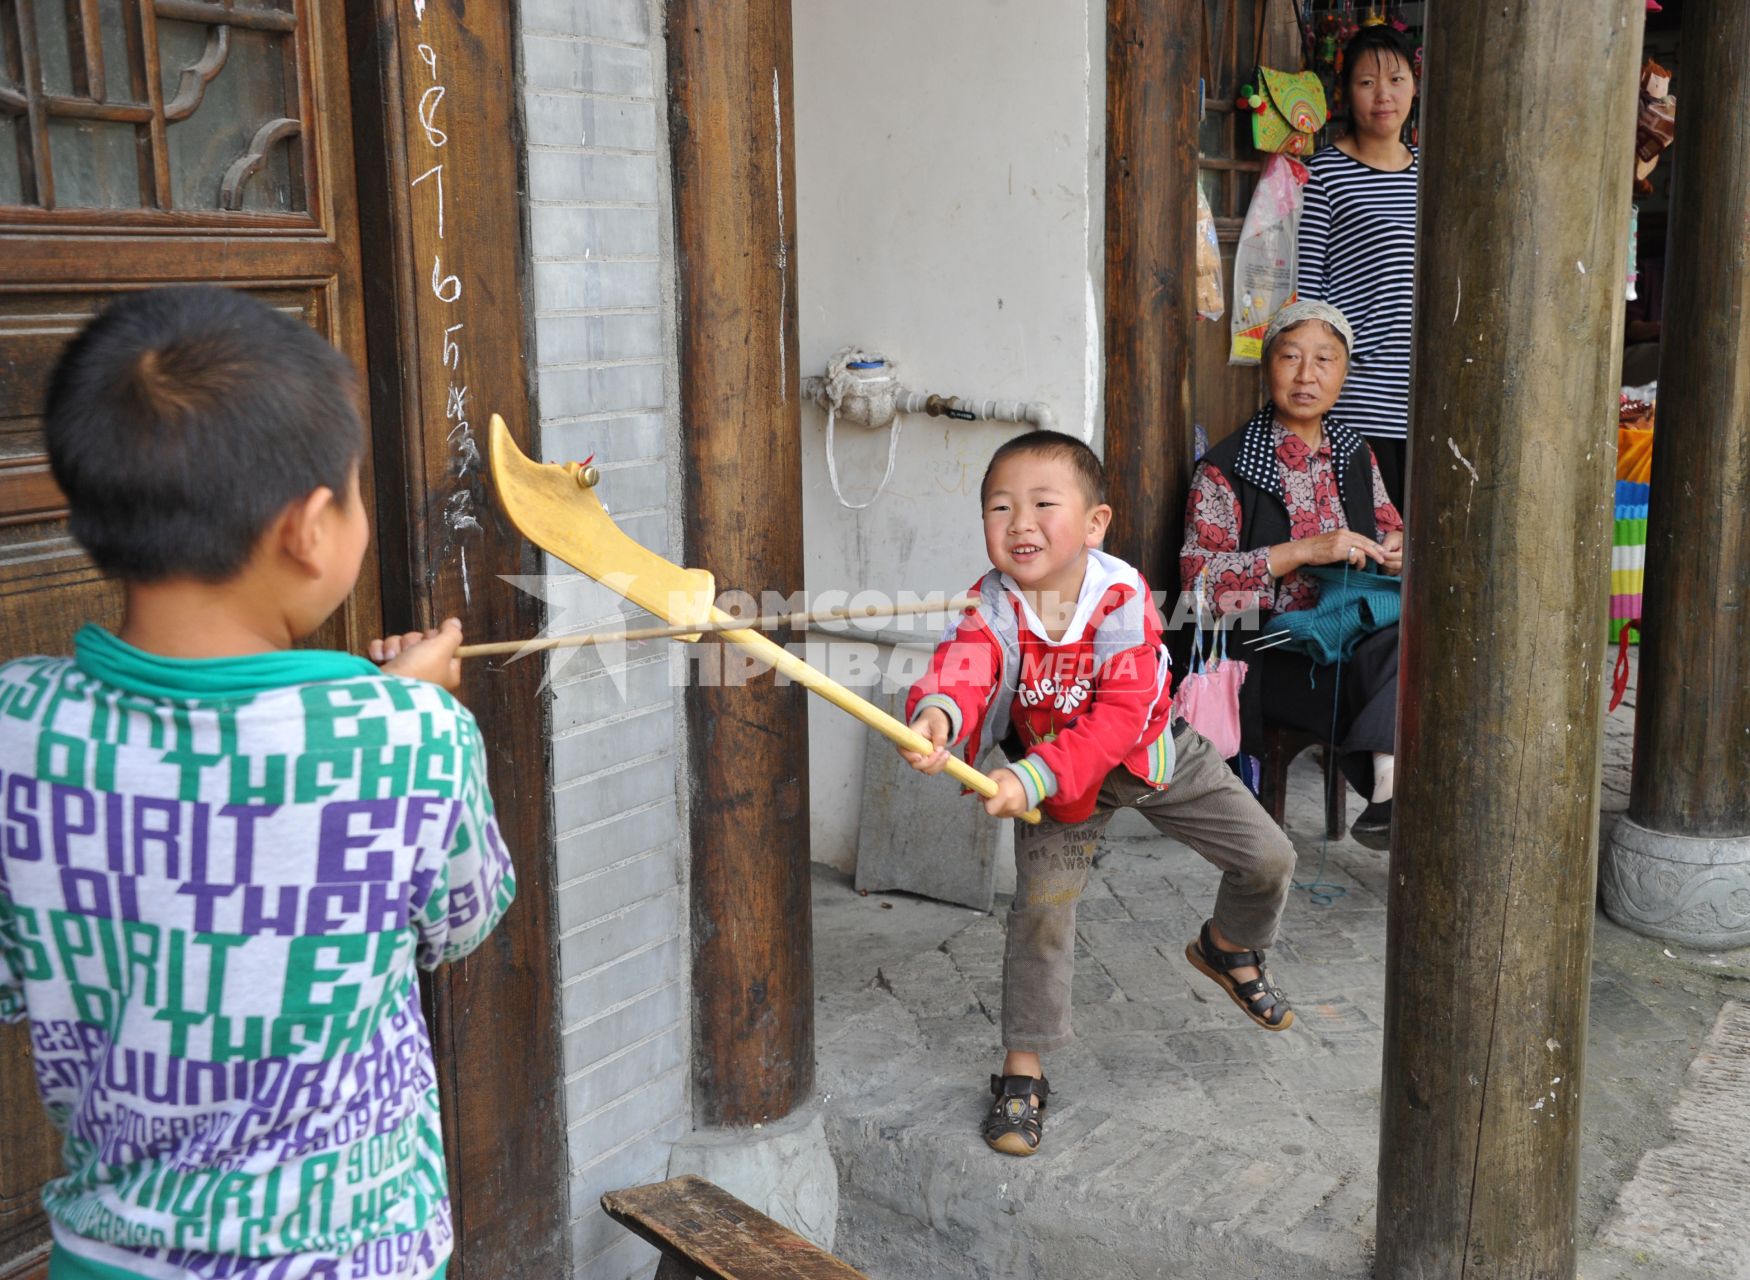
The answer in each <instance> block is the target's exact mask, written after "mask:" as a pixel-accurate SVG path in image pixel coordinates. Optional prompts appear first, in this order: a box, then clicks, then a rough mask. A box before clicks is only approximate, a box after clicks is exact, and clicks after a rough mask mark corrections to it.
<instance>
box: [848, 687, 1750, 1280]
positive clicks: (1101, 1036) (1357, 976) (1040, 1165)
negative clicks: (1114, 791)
mask: <svg viewBox="0 0 1750 1280" xmlns="http://www.w3.org/2000/svg"><path fill="white" fill-rule="evenodd" d="M1631 713H1632V707H1624V708H1623V709H1622V710H1621V711H1619V712H1618V713H1617V715H1615V716H1613V717H1611V721H1612V723H1611V725H1610V726H1609V729H1608V731H1607V738H1606V756H1607V762H1606V781H1605V801H1604V803H1605V806H1606V807H1607V808H1608V809H1613V810H1620V809H1621V808H1622V807H1623V805H1624V804H1626V800H1627V768H1628V752H1629V749H1630V745H1631V735H1632V721H1631V720H1630V718H1629V717H1630V714H1631ZM1317 778H1318V775H1317V771H1316V767H1315V766H1314V764H1313V763H1312V760H1311V757H1310V756H1308V757H1304V758H1303V759H1302V760H1301V761H1300V762H1298V763H1297V765H1296V767H1295V769H1294V770H1293V771H1292V772H1291V788H1292V795H1291V798H1290V804H1289V811H1288V829H1289V832H1290V835H1291V836H1292V837H1293V838H1294V840H1295V843H1296V845H1297V846H1298V848H1299V850H1300V859H1301V862H1300V866H1301V874H1302V875H1303V876H1306V875H1308V874H1309V873H1311V872H1312V871H1314V870H1315V869H1316V868H1317V867H1318V865H1319V862H1320V859H1321V857H1324V858H1325V859H1326V865H1325V873H1324V876H1323V878H1324V879H1326V880H1328V881H1331V882H1333V883H1335V884H1338V885H1341V886H1343V888H1344V889H1345V890H1346V892H1345V893H1344V894H1343V896H1341V897H1337V898H1336V899H1335V900H1334V901H1332V902H1331V903H1330V905H1328V906H1319V905H1316V904H1315V903H1314V902H1312V901H1311V900H1310V898H1309V896H1308V895H1307V894H1306V893H1305V892H1296V893H1295V894H1294V895H1293V896H1292V897H1291V899H1290V903H1289V908H1288V912H1287V915H1286V917H1285V920H1284V924H1283V937H1282V941H1281V942H1280V943H1279V945H1278V946H1277V948H1276V949H1275V950H1274V951H1273V952H1272V954H1271V963H1272V968H1273V970H1274V973H1275V975H1276V976H1277V978H1278V980H1279V981H1280V982H1281V984H1282V986H1283V987H1284V989H1285V990H1286V991H1287V992H1288V993H1289V995H1290V996H1291V997H1292V998H1294V999H1295V1000H1296V1002H1297V1003H1296V1008H1297V1017H1298V1021H1297V1025H1296V1026H1295V1028H1294V1029H1292V1030H1290V1031H1288V1032H1286V1033H1283V1034H1280V1035H1277V1034H1271V1033H1267V1032H1263V1031H1260V1030H1257V1029H1255V1028H1254V1027H1253V1026H1252V1024H1251V1023H1249V1022H1248V1021H1246V1020H1245V1019H1244V1017H1243V1016H1242V1015H1241V1014H1240V1013H1239V1011H1238V1010H1237V1009H1235V1008H1234V1006H1233V1005H1232V1003H1231V1002H1230V1001H1229V1000H1228V999H1227V997H1226V996H1225V995H1223V994H1222V993H1221V992H1220V991H1218V990H1217V989H1216V988H1215V987H1214V986H1213V985H1212V984H1211V983H1209V982H1208V980H1207V979H1204V978H1202V977H1201V976H1199V975H1198V974H1196V973H1195V972H1194V971H1193V970H1192V969H1191V968H1190V966H1189V965H1187V964H1186V962H1185V959H1184V954H1183V952H1184V946H1185V943H1186V942H1187V941H1188V940H1189V939H1190V938H1191V937H1192V936H1193V935H1194V934H1195V933H1196V930H1197V927H1198V925H1199V923H1200V922H1201V921H1202V920H1203V919H1204V918H1205V917H1206V916H1207V915H1208V913H1209V909H1210V906H1211V902H1212V899H1213V893H1214V887H1215V873H1214V872H1213V871H1212V870H1211V869H1210V868H1209V867H1208V865H1207V864H1205V863H1204V862H1202V860H1201V859H1199V858H1198V857H1197V856H1196V855H1195V854H1194V853H1192V852H1191V851H1190V850H1189V849H1187V848H1186V847H1184V846H1183V845H1180V844H1177V843H1175V842H1173V841H1170V840H1166V839H1164V838H1161V837H1158V836H1155V835H1154V834H1153V833H1152V832H1151V831H1149V829H1148V828H1147V827H1146V826H1143V825H1142V824H1141V823H1140V821H1137V822H1136V823H1135V825H1124V826H1122V827H1121V826H1120V825H1119V823H1117V822H1115V823H1114V824H1113V827H1112V829H1111V831H1110V832H1109V834H1108V836H1107V838H1106V839H1105V840H1104V841H1103V844H1102V854H1101V858H1100V862H1099V865H1098V867H1097V870H1096V872H1095V874H1094V876H1093V877H1092V879H1091V881H1090V885H1089V888H1088V891H1087V894H1086V896H1085V897H1084V898H1083V900H1082V903H1081V909H1080V912H1079V929H1078V933H1079V944H1080V945H1079V946H1078V949H1077V970H1076V979H1075V1001H1076V1011H1075V1018H1076V1030H1077V1035H1078V1039H1077V1041H1076V1043H1075V1044H1074V1045H1072V1046H1071V1047H1070V1048H1069V1049H1067V1050H1065V1051H1063V1052H1061V1053H1058V1054H1054V1055H1052V1056H1051V1058H1050V1060H1049V1061H1048V1063H1047V1073H1048V1075H1049V1077H1050V1079H1051V1082H1052V1086H1053V1088H1054V1089H1055V1090H1056V1094H1055V1096H1054V1098H1053V1105H1052V1108H1051V1110H1050V1112H1049V1114H1048V1123H1047V1126H1046V1143H1045V1146H1044V1148H1043V1149H1042V1151H1041V1153H1040V1154H1039V1155H1038V1156H1036V1157H1034V1158H1031V1159H1024V1160H1017V1159H1013V1158H1010V1157H1004V1156H1000V1155H997V1154H996V1153H994V1152H991V1151H990V1150H988V1149H987V1148H986V1147H985V1146H984V1144H983V1142H982V1141H981V1140H980V1138H979V1136H978V1125H979V1120H980V1118H981V1116H982V1115H983V1113H984V1110H985V1107H986V1105H987V1101H988V1095H987V1094H986V1093H985V1092H984V1087H985V1082H986V1079H987V1076H988V1074H989V1072H991V1071H992V1070H995V1069H996V1068H997V1067H998V1066H999V1065H1000V1048H999V1040H998V1029H997V1013H998V1007H999V1001H1000V995H1001V987H1000V975H1001V964H1002V948H1003V926H1002V917H1001V910H1002V907H1003V904H1002V903H1000V902H999V905H998V914H996V915H989V916H987V915H984V914H982V913H978V912H972V911H968V910H966V909H964V908H960V907H952V906H947V905H943V904H940V903H933V902H929V901H926V900H924V899H921V898H914V897H909V896H907V895H903V894H873V895H869V896H866V897H864V896H859V895H858V894H857V893H856V892H855V891H854V890H853V889H852V888H851V887H850V884H849V882H848V879H847V878H845V877H842V876H840V875H838V874H837V873H834V872H831V871H828V870H826V869H824V868H821V869H817V879H816V884H815V936H816V970H817V979H816V987H817V992H818V999H819V1004H818V1010H817V1013H818V1024H817V1041H818V1045H819V1086H818V1087H819V1090H820V1094H821V1098H822V1107H823V1110H824V1113H825V1121H826V1126H827V1132H828V1135H829V1139H830V1141H831V1143H832V1146H833V1150H834V1155H835V1156H836V1158H837V1160H838V1164H839V1179H840V1187H841V1213H840V1218H839V1233H838V1244H837V1252H838V1253H840V1254H841V1255H842V1256H843V1257H845V1258H846V1259H847V1260H849V1261H851V1262H852V1263H854V1264H856V1265H858V1266H860V1267H862V1268H863V1269H865V1270H866V1271H868V1272H869V1274H870V1275H871V1276H873V1277H877V1278H878V1280H921V1278H924V1277H929V1278H932V1280H934V1278H937V1277H940V1278H942V1280H962V1278H963V1280H1008V1278H1010V1277H1014V1278H1017V1280H1018V1278H1020V1277H1028V1278H1032V1277H1050V1278H1051V1280H1071V1278H1075V1277H1089V1278H1090V1280H1092V1278H1093V1277H1100V1278H1101V1280H1133V1278H1136V1280H1140V1278H1141V1277H1179V1278H1187V1280H1195V1278H1197V1277H1204V1276H1208V1277H1217V1276H1220V1277H1231V1278H1233V1280H1247V1278H1249V1277H1257V1278H1258V1280H1265V1278H1269V1280H1278V1278H1286V1277H1307V1278H1309V1280H1310V1278H1317V1280H1323V1278H1325V1277H1332V1278H1335V1277H1344V1278H1345V1280H1359V1278H1361V1277H1366V1276H1368V1275H1369V1274H1370V1273H1371V1259H1372V1248H1373V1240H1372V1237H1373V1212H1374V1182H1375V1162H1376V1144H1377V1140H1378V1131H1377V1116H1376V1109H1377V1105H1378V1097H1379V1055H1380V1051H1381V1037H1382V1033H1381V1019H1382V1005H1383V988H1384V949H1385V879H1386V869H1385V857H1384V855H1382V854H1378V853H1373V852H1371V851H1368V850H1366V849H1363V848H1361V847H1360V846H1358V845H1356V844H1354V843H1353V842H1351V841H1348V840H1344V841H1340V842H1334V843H1332V844H1331V845H1330V847H1329V849H1328V850H1325V849H1323V848H1322V845H1323V840H1322V838H1321V834H1320V833H1321V829H1322V825H1323V824H1322V815H1321V812H1320V807H1319V801H1318V784H1317ZM1359 805H1360V802H1359V800H1358V799H1357V798H1355V797H1353V796H1352V797H1351V816H1353V814H1354V813H1355V812H1358V811H1359ZM1125 821H1126V823H1127V824H1128V822H1129V818H1128V816H1126V818H1125ZM1608 821H1609V815H1608V814H1607V815H1606V822H1607V823H1608ZM1595 955H1596V965H1595V969H1594V979H1593V989H1592V1007H1591V1031H1590V1040H1589V1044H1588V1059H1587V1066H1586V1083H1585V1106H1584V1113H1583V1114H1584V1137H1583V1177H1582V1186H1581V1191H1580V1228H1581V1240H1582V1265H1581V1275H1582V1276H1583V1277H1585V1280H1622V1278H1624V1277H1639V1276H1645V1277H1656V1278H1657V1280H1717V1278H1718V1277H1724V1276H1738V1275H1744V1274H1746V1272H1745V1271H1744V1270H1742V1269H1740V1267H1739V1262H1740V1260H1741V1259H1742V1257H1743V1255H1742V1254H1741V1253H1733V1252H1732V1249H1733V1247H1737V1248H1739V1249H1742V1246H1741V1245H1738V1246H1733V1245H1732V1244H1731V1242H1730V1240H1729V1239H1728V1238H1727V1237H1729V1236H1730V1234H1731V1233H1730V1231H1725V1230H1720V1229H1717V1228H1718V1225H1719V1223H1720V1222H1721V1221H1723V1215H1726V1214H1727V1212H1728V1211H1729V1210H1731V1209H1734V1208H1736V1206H1737V1200H1735V1199H1733V1197H1732V1196H1731V1195H1723V1196H1721V1197H1716V1199H1715V1201H1713V1202H1710V1203H1712V1205H1713V1214H1712V1217H1711V1218H1708V1219H1707V1221H1708V1222H1712V1223H1714V1224H1715V1229H1712V1230H1711V1231H1710V1230H1702V1231H1699V1232H1697V1231H1693V1230H1687V1229H1686V1226H1685V1224H1686V1222H1687V1217H1688V1215H1687V1212H1686V1210H1685V1209H1684V1206H1683V1203H1682V1200H1681V1199H1680V1198H1679V1199H1674V1198H1673V1195H1672V1190H1673V1188H1676V1189H1678V1192H1679V1195H1681V1192H1682V1188H1683V1187H1684V1186H1685V1185H1686V1183H1685V1180H1686V1179H1692V1178H1693V1177H1694V1176H1695V1171H1696V1167H1697V1162H1698V1161H1699V1164H1700V1166H1701V1167H1702V1170H1703V1172H1704V1173H1705V1172H1706V1170H1707V1169H1708V1168H1712V1167H1715V1166H1722V1161H1723V1158H1724V1157H1725V1156H1726V1155H1728V1154H1729V1155H1730V1157H1731V1163H1729V1164H1726V1165H1724V1166H1723V1167H1720V1168H1718V1169H1717V1171H1716V1172H1717V1173H1718V1174H1720V1175H1721V1176H1722V1177H1723V1178H1724V1181H1722V1182H1721V1184H1720V1185H1721V1186H1722V1187H1723V1186H1726V1185H1728V1183H1729V1184H1730V1185H1736V1184H1737V1183H1738V1182H1739V1181H1741V1180H1740V1179H1738V1178H1737V1169H1738V1164H1737V1162H1738V1161H1739V1160H1741V1153H1742V1151H1743V1147H1742V1146H1741V1145H1740V1146H1736V1147H1735V1148H1734V1147H1732V1146H1731V1145H1730V1144H1729V1143H1716V1144H1713V1146H1712V1148H1711V1149H1709V1150H1698V1149H1697V1148H1696V1143H1695V1142H1694V1141H1693V1140H1692V1139H1691V1138H1686V1137H1685V1134H1686V1133H1689V1132H1690V1131H1691V1130H1692V1129H1693V1127H1694V1125H1695V1123H1696V1122H1697V1121H1696V1117H1698V1116H1704V1115H1705V1114H1707V1113H1708V1109H1709V1108H1710V1107H1711V1106H1718V1105H1721V1099H1722V1098H1723V1097H1729V1096H1731V1093H1732V1091H1731V1090H1730V1088H1729V1085H1730V1083H1731V1078H1729V1077H1721V1078H1720V1079H1714V1078H1711V1077H1710V1078H1705V1079H1704V1078H1701V1077H1695V1078H1693V1079H1691V1078H1690V1077H1689V1076H1688V1075H1687V1074H1686V1073H1688V1072H1689V1071H1690V1068H1691V1063H1692V1061H1693V1060H1697V1058H1698V1054H1700V1055H1701V1059H1702V1060H1701V1061H1698V1062H1697V1069H1698V1070H1702V1069H1703V1068H1705V1067H1706V1065H1707V1063H1708V1062H1712V1063H1714V1064H1715V1065H1716V1066H1718V1065H1719V1064H1720V1063H1721V1062H1725V1063H1726V1064H1727V1065H1730V1064H1731V1063H1732V1062H1733V1061H1735V1059H1734V1057H1733V1054H1732V1053H1731V1049H1732V1046H1733V1044H1735V1043H1742V1041H1743V1039H1744V1036H1745V1030H1744V1028H1745V1025H1746V1023H1747V1022H1750V1019H1745V1018H1743V1017H1737V1018H1736V1020H1735V1021H1734V1020H1733V1019H1731V1018H1728V1019H1727V1021H1728V1022H1731V1024H1732V1025H1731V1026H1729V1027H1727V1029H1726V1030H1725V1031H1724V1032H1722V1033H1721V1034H1722V1035H1723V1036H1724V1037H1725V1039H1724V1040H1723V1041H1721V1042H1720V1043H1717V1044H1715V1045H1713V1046H1711V1048H1710V1050H1709V1052H1708V1053H1702V1052H1701V1051H1702V1049H1703V1046H1704V1042H1705V1041H1706V1040H1707V1038H1708V1037H1709V1035H1710V1032H1712V1031H1713V1030H1714V1027H1715V1023H1716V1020H1719V1019H1721V1016H1722V1009H1723V1008H1725V1009H1726V1010H1727V1013H1728V1014H1730V1013H1731V1011H1732V1010H1733V1009H1736V1008H1737V1007H1738V1006H1735V1005H1730V1006H1729V1005H1728V999H1729V997H1732V996H1733V995H1737V997H1738V998H1739V999H1743V998H1745V997H1746V996H1747V995H1750V988H1747V987H1745V986H1744V985H1743V982H1742V976H1743V971H1742V959H1743V958H1742V957H1741V956H1736V957H1710V956H1705V955H1679V954H1678V953H1676V952H1675V951H1673V950H1672V949H1670V948H1667V947H1665V946H1664V945H1663V944H1660V943H1656V942H1652V941H1650V940H1647V939H1643V938H1640V937H1638V936H1637V935H1634V934H1631V933H1628V932H1626V931H1624V930H1621V929H1619V928H1617V927H1616V926H1614V925H1612V924H1611V923H1610V922H1609V921H1608V920H1606V919H1605V918H1604V917H1603V916H1602V915H1600V916H1599V917H1598V921H1597V934H1596V945H1595ZM1734 1036H1736V1037H1737V1039H1736V1040H1734V1039H1733V1037H1734ZM1704 1074H1705V1072H1704ZM1715 1074H1716V1076H1717V1075H1718V1072H1717V1071H1716V1073H1715ZM1743 1074H1744V1073H1742V1072H1741V1071H1740V1077H1741V1076H1742V1075H1743ZM1686 1079H1687V1080H1689V1084H1688V1086H1687V1087H1686ZM1721 1079H1724V1080H1725V1085H1724V1086H1722V1083H1721ZM1680 1095H1682V1097H1681V1098H1680ZM1737 1106H1738V1109H1739V1110H1740V1111H1742V1112H1743V1115H1741V1116H1740V1117H1739V1122H1740V1123H1741V1124H1743V1125H1745V1126H1746V1128H1747V1130H1750V1101H1739V1102H1738V1103H1737ZM1685 1108H1687V1110H1685ZM1679 1111H1682V1112H1684V1114H1686V1115H1688V1116H1689V1117H1690V1118H1689V1120H1687V1121H1684V1122H1681V1123H1680V1122H1679V1121H1678V1120H1676V1119H1674V1118H1673V1117H1674V1115H1675V1113H1677V1112H1679ZM1686 1126H1687V1127H1686ZM1643 1157H1645V1161H1646V1165H1647V1168H1646V1170H1645V1172H1644V1175H1643V1176H1642V1177H1640V1178H1636V1171H1637V1168H1638V1167H1640V1166H1641V1164H1642V1162H1643ZM1631 1179H1633V1180H1634V1182H1635V1187H1636V1188H1637V1189H1638V1190H1639V1193H1640V1194H1639V1196H1638V1199H1637V1198H1636V1197H1635V1196H1632V1195H1627V1194H1625V1195H1623V1196H1622V1200H1623V1204H1622V1206H1621V1207H1620V1208H1619V1206H1618V1201H1619V1192H1620V1191H1621V1190H1622V1188H1623V1186H1624V1184H1625V1183H1626V1182H1630V1181H1631ZM1700 1190H1701V1191H1703V1192H1705V1191H1706V1187H1705V1185H1703V1186H1702V1187H1701V1188H1700ZM1739 1198H1740V1199H1742V1198H1743V1197H1742V1195H1741V1193H1740V1195H1739ZM1704 1216H1705V1215H1704Z"/></svg>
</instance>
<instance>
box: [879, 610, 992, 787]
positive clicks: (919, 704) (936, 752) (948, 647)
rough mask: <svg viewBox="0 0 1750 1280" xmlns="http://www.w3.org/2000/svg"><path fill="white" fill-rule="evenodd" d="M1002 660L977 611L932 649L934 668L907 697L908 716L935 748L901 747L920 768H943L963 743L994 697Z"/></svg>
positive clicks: (902, 754) (904, 755)
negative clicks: (994, 652) (952, 752)
mask: <svg viewBox="0 0 1750 1280" xmlns="http://www.w3.org/2000/svg"><path fill="white" fill-rule="evenodd" d="M998 674H999V673H998V669H997V661H996V659H995V658H994V656H993V654H992V651H991V642H990V641H989V640H988V639H987V638H986V636H985V634H984V623H983V622H982V621H981V620H980V619H979V618H978V617H977V615H975V614H968V615H967V617H966V618H964V619H962V621H961V622H960V624H959V626H957V627H956V628H955V630H954V633H953V634H952V635H951V636H949V637H948V638H947V639H945V640H943V641H942V643H940V644H938V645H937V646H936V651H935V653H933V654H932V655H930V669H929V670H928V671H926V672H925V673H924V675H923V677H922V678H921V679H920V680H919V681H918V682H917V683H916V684H914V685H912V687H911V692H910V693H908V694H907V695H906V698H905V719H906V723H907V724H909V725H911V727H912V728H913V729H916V730H917V731H918V732H919V733H921V734H923V735H924V737H926V738H928V739H929V740H930V743H931V745H932V747H933V748H934V749H933V750H932V751H931V752H930V753H929V754H928V755H924V754H922V753H920V752H915V751H907V750H906V749H905V748H904V747H900V748H899V754H900V758H901V759H903V760H904V761H905V762H906V763H907V764H909V765H910V766H911V767H912V768H914V769H916V770H917V771H918V772H920V773H940V772H942V770H943V769H945V768H947V767H948V754H949V752H950V751H952V750H953V749H954V748H955V747H956V746H958V745H959V744H960V740H961V738H963V737H965V736H966V735H967V733H968V732H969V730H970V728H971V722H972V721H973V720H975V719H976V718H977V716H978V714H979V712H980V710H981V709H982V708H983V707H984V704H985V703H986V702H988V701H989V699H990V691H991V687H992V686H993V685H994V684H995V682H996V680H997V679H998Z"/></svg>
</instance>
